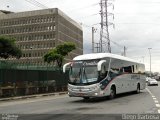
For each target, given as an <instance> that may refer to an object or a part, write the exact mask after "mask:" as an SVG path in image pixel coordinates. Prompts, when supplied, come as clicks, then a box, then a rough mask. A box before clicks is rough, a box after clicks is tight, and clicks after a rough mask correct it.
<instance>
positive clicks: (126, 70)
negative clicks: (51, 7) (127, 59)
mask: <svg viewBox="0 0 160 120" xmlns="http://www.w3.org/2000/svg"><path fill="white" fill-rule="evenodd" d="M124 72H128V73H132V67H131V66H128V67H124Z"/></svg>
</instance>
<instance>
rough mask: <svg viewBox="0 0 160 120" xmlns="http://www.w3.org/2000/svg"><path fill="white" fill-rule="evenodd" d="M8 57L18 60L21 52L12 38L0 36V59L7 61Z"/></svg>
mask: <svg viewBox="0 0 160 120" xmlns="http://www.w3.org/2000/svg"><path fill="white" fill-rule="evenodd" d="M10 56H13V57H16V58H17V59H19V58H20V57H21V56H22V51H21V50H20V49H19V48H18V47H17V46H16V44H15V39H14V38H10V37H6V36H0V57H1V58H4V59H7V58H9V57H10Z"/></svg>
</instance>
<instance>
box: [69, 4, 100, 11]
mask: <svg viewBox="0 0 160 120" xmlns="http://www.w3.org/2000/svg"><path fill="white" fill-rule="evenodd" d="M98 4H99V3H94V4H91V5H88V6H84V7H81V8H75V9H71V10H69V11H72V12H75V11H77V10H80V9H81V10H82V9H86V8H90V7H93V6H97V5H98Z"/></svg>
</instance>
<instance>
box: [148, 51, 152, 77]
mask: <svg viewBox="0 0 160 120" xmlns="http://www.w3.org/2000/svg"><path fill="white" fill-rule="evenodd" d="M151 49H152V48H148V50H149V56H150V76H151V75H152V73H151V51H150V50H151Z"/></svg>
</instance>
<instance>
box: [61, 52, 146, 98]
mask: <svg viewBox="0 0 160 120" xmlns="http://www.w3.org/2000/svg"><path fill="white" fill-rule="evenodd" d="M67 66H69V68H70V69H69V80H68V94H69V96H70V97H83V98H84V99H89V98H90V97H102V96H109V97H110V99H113V98H114V97H115V96H116V94H120V93H125V92H131V91H135V92H137V93H139V92H140V90H143V89H145V87H146V82H145V79H146V78H145V74H144V72H145V66H144V64H142V63H139V62H137V61H135V60H132V59H130V58H127V57H123V56H120V55H115V54H111V53H93V54H85V55H80V56H77V57H75V58H74V59H73V61H72V62H69V63H66V64H65V65H64V66H63V72H64V73H65V72H66V68H67Z"/></svg>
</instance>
